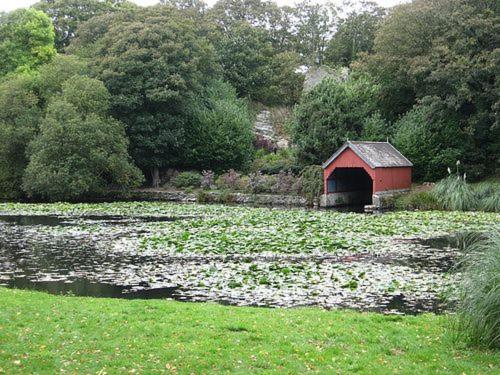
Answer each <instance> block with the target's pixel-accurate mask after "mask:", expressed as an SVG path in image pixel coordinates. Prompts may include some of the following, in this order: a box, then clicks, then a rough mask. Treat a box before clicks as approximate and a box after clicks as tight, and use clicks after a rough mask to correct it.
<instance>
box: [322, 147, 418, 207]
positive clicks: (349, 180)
mask: <svg viewBox="0 0 500 375" xmlns="http://www.w3.org/2000/svg"><path fill="white" fill-rule="evenodd" d="M412 166H413V164H412V163H411V162H410V161H409V160H408V159H407V158H405V157H404V156H403V155H402V154H401V153H400V152H399V151H398V150H397V149H396V148H395V147H394V146H393V145H391V144H390V143H389V142H351V141H347V142H346V143H344V144H343V145H342V147H340V148H339V149H338V150H337V151H336V152H335V153H334V154H333V155H332V156H331V157H330V158H329V159H328V160H327V161H326V162H325V163H324V164H323V183H324V194H323V196H322V198H321V205H322V206H324V207H331V206H339V205H347V204H356V205H361V204H365V205H366V204H367V205H371V204H374V205H376V206H379V207H380V206H381V203H380V201H381V198H382V197H384V196H389V195H393V194H395V193H399V192H403V191H408V190H409V189H410V188H411V169H412Z"/></svg>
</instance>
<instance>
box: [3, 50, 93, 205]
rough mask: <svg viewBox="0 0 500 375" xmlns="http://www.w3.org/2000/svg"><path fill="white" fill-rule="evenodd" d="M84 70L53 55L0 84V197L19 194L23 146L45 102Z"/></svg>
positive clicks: (75, 61)
mask: <svg viewBox="0 0 500 375" xmlns="http://www.w3.org/2000/svg"><path fill="white" fill-rule="evenodd" d="M86 72H87V69H86V64H85V63H84V62H82V61H79V60H78V59H75V58H72V57H68V56H56V57H55V58H54V60H53V61H52V62H51V63H49V64H46V65H43V66H41V67H40V69H39V70H38V71H37V72H31V73H30V74H28V73H23V74H20V75H15V76H12V77H9V78H8V79H6V80H4V82H2V83H1V84H0V139H2V142H0V197H5V198H9V197H10V198H14V197H15V198H18V197H20V196H22V195H23V192H22V190H21V180H22V176H23V173H24V169H25V167H26V165H27V163H28V159H29V157H28V155H27V153H26V148H27V145H28V144H29V143H30V142H31V140H32V139H34V137H35V136H36V135H37V134H38V131H39V126H40V122H41V120H42V119H43V116H44V114H45V110H46V106H47V102H48V101H49V100H50V98H51V97H53V96H55V95H58V94H59V93H60V92H61V90H62V85H63V83H64V82H65V81H66V80H68V79H69V78H70V77H73V76H75V75H84V74H86Z"/></svg>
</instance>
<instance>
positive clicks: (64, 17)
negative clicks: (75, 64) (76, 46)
mask: <svg viewBox="0 0 500 375" xmlns="http://www.w3.org/2000/svg"><path fill="white" fill-rule="evenodd" d="M135 7H136V5H135V4H133V3H131V2H129V1H127V0H41V1H39V2H38V3H36V4H35V5H34V8H35V9H38V10H41V11H43V12H45V13H46V14H47V15H48V16H49V17H50V18H51V19H52V22H53V23H54V28H55V33H56V34H55V45H56V48H57V50H58V51H62V50H63V49H64V48H65V47H67V46H68V45H69V43H70V42H71V40H72V39H73V38H74V37H75V35H76V30H77V28H78V25H80V23H82V22H85V21H87V20H89V19H91V18H92V17H95V16H98V15H102V14H105V13H109V12H114V11H117V10H121V9H131V8H135Z"/></svg>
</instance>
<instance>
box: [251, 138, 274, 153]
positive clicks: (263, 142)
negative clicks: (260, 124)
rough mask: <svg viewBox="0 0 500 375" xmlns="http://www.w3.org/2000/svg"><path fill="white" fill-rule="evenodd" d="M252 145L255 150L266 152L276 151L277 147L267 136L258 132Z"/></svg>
mask: <svg viewBox="0 0 500 375" xmlns="http://www.w3.org/2000/svg"><path fill="white" fill-rule="evenodd" d="M253 147H255V149H257V150H260V149H262V150H265V151H267V152H276V150H277V149H278V147H277V146H276V142H274V141H272V140H270V139H269V138H265V137H263V136H262V135H260V134H257V135H256V136H255V139H254V141H253Z"/></svg>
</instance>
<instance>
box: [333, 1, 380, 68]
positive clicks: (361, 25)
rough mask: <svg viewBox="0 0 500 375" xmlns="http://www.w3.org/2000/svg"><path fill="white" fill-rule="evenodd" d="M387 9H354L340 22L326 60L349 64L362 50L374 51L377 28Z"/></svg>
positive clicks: (335, 63)
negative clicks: (357, 10)
mask: <svg viewBox="0 0 500 375" xmlns="http://www.w3.org/2000/svg"><path fill="white" fill-rule="evenodd" d="M384 14H385V10H384V9H383V8H380V7H371V8H368V9H363V10H362V11H361V12H356V11H353V12H351V13H350V14H349V15H348V16H347V18H345V19H343V20H342V21H341V22H340V25H339V28H338V30H337V31H336V33H335V35H334V36H333V38H332V39H331V40H330V41H329V42H328V46H327V48H326V51H325V62H327V63H328V64H331V65H342V66H349V65H350V64H351V62H352V61H354V60H355V59H356V58H357V56H358V54H359V53H360V52H368V53H369V52H372V50H373V43H374V40H375V31H376V30H377V28H378V26H379V24H380V22H381V20H382V18H383V16H384Z"/></svg>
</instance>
